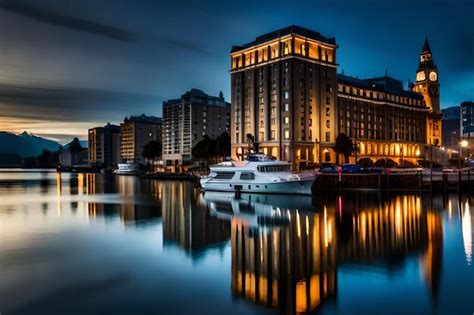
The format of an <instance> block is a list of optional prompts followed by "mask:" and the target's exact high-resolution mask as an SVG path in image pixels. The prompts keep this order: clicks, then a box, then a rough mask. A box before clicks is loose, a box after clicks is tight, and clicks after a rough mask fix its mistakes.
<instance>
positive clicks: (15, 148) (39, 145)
mask: <svg viewBox="0 0 474 315" xmlns="http://www.w3.org/2000/svg"><path fill="white" fill-rule="evenodd" d="M60 146H61V145H60V144H59V143H57V142H55V141H52V140H48V139H44V138H41V137H38V136H35V135H31V134H29V133H27V132H26V131H25V132H23V133H21V134H19V135H16V134H13V133H9V132H5V131H0V154H1V153H8V154H18V155H19V156H21V157H29V156H37V155H39V154H41V152H42V151H43V150H44V149H47V150H49V151H57V150H58V149H59V147H60Z"/></svg>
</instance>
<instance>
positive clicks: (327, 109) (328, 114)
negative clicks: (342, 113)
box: [326, 106, 349, 117]
mask: <svg viewBox="0 0 474 315" xmlns="http://www.w3.org/2000/svg"><path fill="white" fill-rule="evenodd" d="M347 113H349V112H347ZM326 116H327V117H329V116H331V108H330V107H328V106H326Z"/></svg>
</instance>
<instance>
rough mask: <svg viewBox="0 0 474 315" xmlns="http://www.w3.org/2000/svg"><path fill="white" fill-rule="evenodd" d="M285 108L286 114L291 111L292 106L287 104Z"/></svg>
mask: <svg viewBox="0 0 474 315" xmlns="http://www.w3.org/2000/svg"><path fill="white" fill-rule="evenodd" d="M284 107H285V112H287V111H289V110H290V104H288V103H286V104H285V106H284Z"/></svg>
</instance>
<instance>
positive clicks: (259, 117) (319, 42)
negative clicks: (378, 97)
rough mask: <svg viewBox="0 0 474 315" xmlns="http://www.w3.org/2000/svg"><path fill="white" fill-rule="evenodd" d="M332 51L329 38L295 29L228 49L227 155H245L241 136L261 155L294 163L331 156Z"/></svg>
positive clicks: (334, 76) (333, 105)
mask: <svg viewBox="0 0 474 315" xmlns="http://www.w3.org/2000/svg"><path fill="white" fill-rule="evenodd" d="M336 48H337V45H336V41H335V39H334V38H327V37H324V36H322V35H321V34H319V33H317V32H314V31H311V30H308V29H304V28H302V27H298V26H290V27H286V28H283V29H280V30H277V31H275V32H272V33H269V34H265V35H262V36H260V37H257V39H256V40H255V41H253V42H251V43H248V44H245V45H243V46H234V47H233V48H232V51H231V65H232V68H231V93H232V114H231V130H232V132H231V139H232V156H233V157H237V158H241V159H242V158H243V156H244V155H245V154H246V152H247V140H246V135H247V134H252V135H253V136H254V137H255V140H256V141H257V142H258V143H259V147H260V149H261V151H262V152H263V153H265V154H268V155H272V156H275V157H276V158H278V159H281V160H291V161H294V163H295V164H296V163H300V162H302V163H310V162H316V161H319V160H320V158H319V156H320V155H321V154H322V152H323V151H324V152H326V151H327V152H332V150H330V151H329V148H331V147H332V146H333V145H334V144H335V140H336V136H337V135H336V134H335V133H336V124H335V120H334V116H335V114H336V111H335V108H336V86H337V85H336V82H337V74H336V68H337V64H336ZM331 154H332V157H329V159H331V160H334V154H333V153H331Z"/></svg>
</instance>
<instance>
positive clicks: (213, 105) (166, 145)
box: [163, 89, 230, 165]
mask: <svg viewBox="0 0 474 315" xmlns="http://www.w3.org/2000/svg"><path fill="white" fill-rule="evenodd" d="M229 129H230V104H229V103H227V102H226V101H225V100H224V96H223V95H222V92H221V93H220V95H219V96H210V95H207V94H206V93H204V92H203V91H201V90H198V89H192V90H191V91H188V92H186V93H184V94H183V95H182V96H181V98H178V99H172V100H169V101H166V102H163V160H164V161H165V162H166V164H167V165H181V164H186V163H189V162H190V161H191V159H192V156H191V150H192V148H193V146H194V145H195V144H196V143H197V142H199V141H201V140H202V139H203V137H204V136H208V137H209V138H213V139H215V138H217V137H218V136H220V135H221V134H222V133H224V132H227V133H228V132H229Z"/></svg>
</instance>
